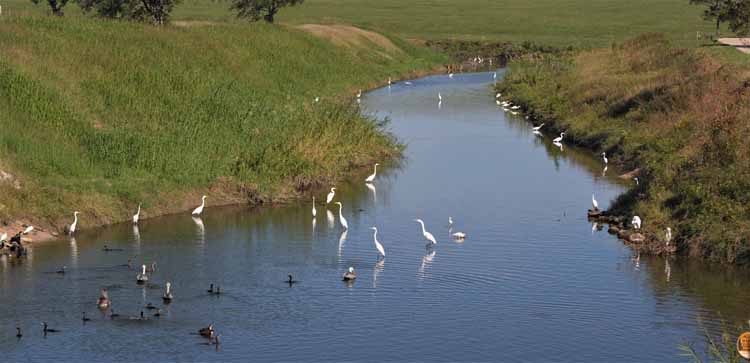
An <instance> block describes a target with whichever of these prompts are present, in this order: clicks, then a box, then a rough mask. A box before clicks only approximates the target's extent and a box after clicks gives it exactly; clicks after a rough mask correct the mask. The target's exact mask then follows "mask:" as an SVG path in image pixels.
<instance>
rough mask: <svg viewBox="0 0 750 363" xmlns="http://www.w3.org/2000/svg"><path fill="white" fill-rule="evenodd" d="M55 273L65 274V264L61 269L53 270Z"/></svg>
mask: <svg viewBox="0 0 750 363" xmlns="http://www.w3.org/2000/svg"><path fill="white" fill-rule="evenodd" d="M55 273H56V274H60V275H65V266H63V267H62V268H61V269H59V270H57V271H55Z"/></svg>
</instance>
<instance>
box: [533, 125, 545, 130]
mask: <svg viewBox="0 0 750 363" xmlns="http://www.w3.org/2000/svg"><path fill="white" fill-rule="evenodd" d="M542 126H544V124H541V125H539V126H534V127H532V128H531V129H532V130H534V131H539V130H540V129H541V128H542Z"/></svg>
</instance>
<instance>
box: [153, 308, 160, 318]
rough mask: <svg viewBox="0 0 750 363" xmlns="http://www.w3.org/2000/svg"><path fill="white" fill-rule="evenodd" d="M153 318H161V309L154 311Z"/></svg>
mask: <svg viewBox="0 0 750 363" xmlns="http://www.w3.org/2000/svg"><path fill="white" fill-rule="evenodd" d="M154 317H155V318H159V317H161V309H156V312H155V313H154Z"/></svg>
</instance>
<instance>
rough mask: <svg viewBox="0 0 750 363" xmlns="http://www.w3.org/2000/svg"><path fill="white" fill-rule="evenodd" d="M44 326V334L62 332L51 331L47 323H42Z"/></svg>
mask: <svg viewBox="0 0 750 363" xmlns="http://www.w3.org/2000/svg"><path fill="white" fill-rule="evenodd" d="M42 326H44V328H42V331H43V332H44V334H47V333H59V332H60V331H59V330H57V329H50V328H49V327H47V322H46V321H45V322H43V323H42Z"/></svg>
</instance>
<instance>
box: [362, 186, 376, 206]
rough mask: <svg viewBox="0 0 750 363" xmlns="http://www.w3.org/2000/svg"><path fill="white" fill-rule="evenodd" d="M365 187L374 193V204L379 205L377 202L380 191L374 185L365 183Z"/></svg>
mask: <svg viewBox="0 0 750 363" xmlns="http://www.w3.org/2000/svg"><path fill="white" fill-rule="evenodd" d="M365 186H367V189H370V191H371V192H372V201H373V202H374V203H377V201H378V190H377V189H375V186H374V185H372V184H371V183H365Z"/></svg>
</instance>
